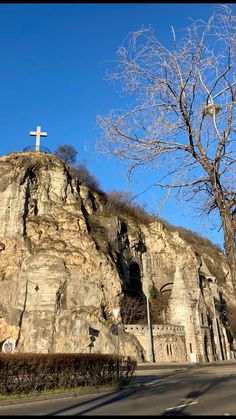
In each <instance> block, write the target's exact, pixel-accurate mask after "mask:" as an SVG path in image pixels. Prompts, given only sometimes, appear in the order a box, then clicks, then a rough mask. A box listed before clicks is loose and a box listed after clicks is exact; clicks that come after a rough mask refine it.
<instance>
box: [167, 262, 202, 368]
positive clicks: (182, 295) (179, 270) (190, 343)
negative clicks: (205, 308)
mask: <svg viewBox="0 0 236 419" xmlns="http://www.w3.org/2000/svg"><path fill="white" fill-rule="evenodd" d="M193 306H194V302H193V299H192V297H191V296H190V293H189V291H188V289H187V287H186V284H185V282H184V279H183V266H182V265H181V264H178V263H177V266H176V271H175V275H174V282H173V288H172V292H171V296H170V299H169V316H170V323H171V324H176V325H182V326H184V327H185V333H186V349H187V355H188V360H189V361H192V362H197V361H198V356H197V353H198V351H197V342H196V336H195V319H194V312H193Z"/></svg>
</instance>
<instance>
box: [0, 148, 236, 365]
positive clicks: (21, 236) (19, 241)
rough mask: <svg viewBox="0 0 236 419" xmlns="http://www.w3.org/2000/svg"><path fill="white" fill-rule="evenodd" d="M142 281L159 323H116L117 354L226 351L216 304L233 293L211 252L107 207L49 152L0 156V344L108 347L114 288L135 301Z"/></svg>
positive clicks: (178, 355) (196, 356)
mask: <svg viewBox="0 0 236 419" xmlns="http://www.w3.org/2000/svg"><path fill="white" fill-rule="evenodd" d="M193 236H194V235H193ZM150 287H155V288H156V289H157V291H158V293H159V294H160V295H162V294H165V293H167V294H168V295H169V300H168V307H167V311H166V318H165V321H164V322H162V324H154V323H152V325H151V326H148V324H147V323H146V324H125V323H124V322H123V323H121V324H120V325H119V343H120V353H123V354H126V355H127V354H129V355H132V356H135V357H136V358H137V360H138V361H149V360H150V359H151V358H150V357H151V355H152V356H153V359H154V361H155V362H184V361H191V362H198V361H200V362H208V361H212V360H215V359H223V360H224V359H230V358H232V357H233V351H232V349H233V336H232V334H230V327H229V324H228V323H227V318H224V316H223V314H222V313H223V308H224V309H225V307H226V308H227V307H235V305H236V302H235V297H234V295H233V287H232V281H231V276H230V271H229V268H228V266H227V263H226V260H225V257H224V255H223V253H222V252H221V251H220V250H219V249H217V248H216V247H214V246H213V245H211V244H209V243H208V242H206V243H205V242H204V241H201V239H200V238H199V237H196V236H194V240H192V241H191V240H189V239H188V237H187V238H186V237H183V235H181V232H180V231H177V229H175V228H171V229H170V228H168V226H165V224H164V223H163V222H161V221H160V220H157V219H154V218H153V217H150V216H146V218H145V217H144V216H143V214H142V219H141V218H140V217H139V216H136V215H135V213H132V212H129V211H128V210H127V207H126V206H125V205H124V209H123V210H122V208H119V207H118V206H117V205H115V206H114V202H112V201H111V200H108V199H107V197H106V194H104V193H103V192H101V191H99V190H96V189H95V190H94V189H91V188H89V187H88V186H86V185H84V184H81V182H80V181H79V179H78V178H77V177H76V176H75V175H74V174H73V172H72V171H71V169H70V168H69V167H68V166H66V165H65V164H64V163H62V162H61V161H60V160H59V159H57V158H56V157H55V156H53V155H49V154H43V153H40V152H23V153H11V154H9V155H7V156H3V157H1V158H0V347H1V348H2V350H6V349H4V348H13V349H14V348H15V350H16V351H20V352H88V351H92V352H100V353H114V352H115V351H116V350H117V347H116V345H117V336H116V334H114V333H112V325H113V323H114V320H113V309H114V307H117V305H118V306H120V305H121V304H122V301H123V297H124V296H133V297H135V295H139V296H140V295H141V296H142V297H143V301H146V303H147V302H148V301H149V300H148V298H149V290H150ZM163 323H164V324H163ZM91 330H92V331H94V336H93V339H91ZM150 337H151V339H150ZM12 342H13V344H12V347H11V343H12ZM9 350H10V349H9Z"/></svg>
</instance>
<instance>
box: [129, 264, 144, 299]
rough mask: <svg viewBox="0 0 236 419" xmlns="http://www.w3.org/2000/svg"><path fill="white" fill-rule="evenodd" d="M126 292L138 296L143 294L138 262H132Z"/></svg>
mask: <svg viewBox="0 0 236 419" xmlns="http://www.w3.org/2000/svg"><path fill="white" fill-rule="evenodd" d="M126 294H127V295H129V296H131V297H137V298H140V297H142V296H143V290H142V282H141V274H140V268H139V265H138V264H137V263H136V262H132V263H131V264H130V267H129V278H128V281H127V285H126Z"/></svg>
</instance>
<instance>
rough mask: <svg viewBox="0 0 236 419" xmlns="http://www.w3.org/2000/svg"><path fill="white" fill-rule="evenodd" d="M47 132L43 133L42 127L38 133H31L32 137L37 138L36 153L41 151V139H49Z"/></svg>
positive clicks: (38, 128) (38, 129)
mask: <svg viewBox="0 0 236 419" xmlns="http://www.w3.org/2000/svg"><path fill="white" fill-rule="evenodd" d="M47 134H48V133H47V132H41V127H37V130H36V131H30V135H33V136H36V144H35V151H40V137H47Z"/></svg>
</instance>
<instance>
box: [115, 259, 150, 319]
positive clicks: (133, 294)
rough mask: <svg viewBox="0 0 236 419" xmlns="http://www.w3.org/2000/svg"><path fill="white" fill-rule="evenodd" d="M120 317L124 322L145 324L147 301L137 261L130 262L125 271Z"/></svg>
mask: <svg viewBox="0 0 236 419" xmlns="http://www.w3.org/2000/svg"><path fill="white" fill-rule="evenodd" d="M127 274H128V275H127V280H126V282H125V289H124V297H123V299H122V302H121V318H122V322H123V323H124V324H147V302H146V297H145V295H144V293H143V289H142V281H141V273H140V268H139V265H138V263H136V262H132V263H131V264H130V265H129V268H128V272H127Z"/></svg>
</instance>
